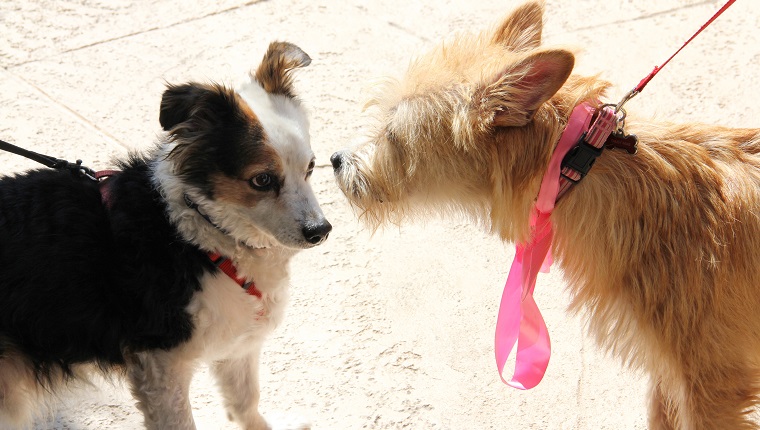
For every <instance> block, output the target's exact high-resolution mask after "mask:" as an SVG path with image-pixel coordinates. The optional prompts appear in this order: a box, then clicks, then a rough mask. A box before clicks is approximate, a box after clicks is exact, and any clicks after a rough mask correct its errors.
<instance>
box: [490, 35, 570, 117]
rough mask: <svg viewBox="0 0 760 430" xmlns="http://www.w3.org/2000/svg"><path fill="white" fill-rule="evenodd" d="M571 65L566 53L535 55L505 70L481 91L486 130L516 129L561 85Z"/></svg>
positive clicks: (545, 52) (541, 53) (556, 52)
mask: <svg viewBox="0 0 760 430" xmlns="http://www.w3.org/2000/svg"><path fill="white" fill-rule="evenodd" d="M574 65H575V57H574V56H573V54H572V53H571V52H569V51H565V50H561V49H552V50H545V51H539V52H535V53H533V54H530V55H528V56H527V57H525V58H524V59H522V60H521V61H518V62H517V63H516V64H514V65H511V66H509V67H508V68H507V69H506V70H505V71H504V72H502V73H500V74H499V75H498V76H497V77H496V79H495V80H494V81H493V82H492V83H491V84H490V85H488V86H487V87H486V88H485V93H484V94H483V96H484V97H483V98H482V100H483V101H484V105H483V106H482V109H485V112H484V114H485V117H486V118H490V119H491V121H490V124H488V125H490V126H495V127H520V126H523V125H525V124H527V123H528V122H530V120H532V119H533V115H534V114H535V113H536V110H537V109H538V108H539V107H540V106H541V105H542V104H544V102H546V101H547V100H549V99H550V98H551V97H552V96H553V95H554V94H555V93H556V92H557V91H558V90H559V89H560V88H561V87H562V85H563V84H564V83H565V81H566V80H567V78H568V77H569V76H570V73H571V72H572V70H573V66H574Z"/></svg>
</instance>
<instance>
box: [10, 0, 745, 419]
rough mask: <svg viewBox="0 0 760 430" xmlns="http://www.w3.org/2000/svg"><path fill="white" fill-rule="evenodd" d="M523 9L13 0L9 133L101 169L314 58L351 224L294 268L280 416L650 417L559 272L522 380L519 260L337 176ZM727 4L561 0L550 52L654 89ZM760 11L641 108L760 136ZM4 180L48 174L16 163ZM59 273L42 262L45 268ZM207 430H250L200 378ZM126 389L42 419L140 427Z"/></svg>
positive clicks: (326, 138)
mask: <svg viewBox="0 0 760 430" xmlns="http://www.w3.org/2000/svg"><path fill="white" fill-rule="evenodd" d="M516 4H517V2H516V1H515V0H493V1H482V2H474V1H471V0H439V1H434V2H431V1H421V0H375V1H355V0H354V1H352V0H329V1H317V0H315V1H298V0H269V1H251V0H198V1H192V2H190V1H183V0H165V1H163V0H150V1H141V0H70V1H63V0H6V1H3V2H0V28H2V30H0V139H3V140H8V141H11V142H14V143H16V144H18V145H21V146H24V147H26V148H29V149H32V150H35V151H38V152H43V153H47V154H52V155H56V156H59V157H64V158H68V159H71V160H73V159H76V158H81V159H83V160H85V164H87V165H89V166H91V167H93V168H96V169H102V168H107V167H109V166H110V165H111V164H110V159H111V158H112V157H118V156H122V155H124V154H125V153H126V152H127V151H128V150H140V149H144V148H146V147H149V146H150V145H151V144H153V143H154V142H155V141H156V136H157V134H158V133H159V132H160V127H159V124H158V107H159V100H160V97H161V93H162V89H163V87H164V84H165V82H173V83H177V82H183V81H187V80H192V79H197V80H215V81H221V82H233V81H234V79H236V78H238V77H239V76H241V75H242V74H244V73H246V72H247V71H248V70H249V68H251V67H254V66H256V65H257V64H258V62H259V60H260V59H261V57H262V55H263V53H264V51H265V49H266V47H267V45H268V43H269V42H270V41H272V40H275V39H283V40H288V41H291V42H293V43H296V44H297V45H299V46H301V47H302V48H303V49H304V50H305V51H306V52H307V53H309V54H310V55H311V57H312V58H313V63H312V64H311V66H309V67H308V68H307V69H304V70H303V71H299V73H298V75H297V87H298V89H299V90H300V94H301V97H302V99H303V100H304V101H305V103H306V105H307V106H308V107H309V110H310V112H311V117H312V146H313V148H314V150H315V152H316V154H317V157H318V168H317V170H316V171H315V174H314V177H313V182H314V186H315V188H316V191H317V193H318V197H319V198H320V200H321V202H322V207H323V210H324V212H325V214H326V215H327V216H328V218H329V219H330V221H331V222H332V223H333V225H334V226H335V230H334V232H333V234H332V235H331V236H330V239H329V241H328V242H327V243H326V244H324V245H323V246H320V247H318V248H316V249H313V250H309V251H306V252H303V253H302V254H301V255H300V256H299V257H298V258H297V260H296V261H295V262H294V265H293V276H292V294H293V299H292V303H291V305H290V307H289V311H288V317H287V318H286V321H285V324H284V326H283V327H281V329H280V330H279V331H278V332H277V333H276V334H275V335H274V336H273V337H272V339H271V340H270V341H269V342H268V343H267V344H266V345H265V350H264V357H263V368H262V403H261V408H262V411H263V412H264V414H265V415H280V416H282V415H298V416H301V417H305V418H307V419H309V420H310V421H311V422H312V423H313V424H314V428H315V429H361V428H368V429H400V428H409V429H428V428H430V429H432V428H440V429H525V428H531V429H577V430H581V429H643V428H645V422H646V409H645V406H646V401H645V393H646V389H645V386H646V378H645V377H643V376H641V375H638V374H636V373H632V372H630V371H627V370H625V369H624V368H623V367H622V366H621V364H620V363H619V362H618V361H617V360H616V359H615V358H614V357H608V356H606V355H605V354H604V353H603V352H602V351H600V350H599V349H598V348H597V347H596V346H595V345H594V344H593V343H592V342H591V340H590V339H589V338H587V337H586V336H584V330H583V319H582V318H581V317H576V316H572V315H569V314H568V313H567V312H566V311H565V308H566V305H567V301H568V295H567V294H566V292H565V284H564V282H563V280H562V278H561V274H559V273H556V272H555V273H552V274H550V275H542V276H541V277H540V279H539V282H538V286H537V294H536V297H537V302H538V304H539V306H540V307H541V309H542V311H543V313H544V315H545V318H546V321H547V325H548V327H549V330H550V332H551V335H552V340H553V348H554V351H553V356H552V361H551V363H550V364H549V369H548V372H547V374H546V377H545V379H544V381H543V382H542V383H541V384H540V385H539V386H538V387H537V388H535V389H533V390H531V391H517V390H514V389H512V388H509V387H507V386H505V385H503V384H502V383H501V382H500V380H499V377H498V375H497V373H496V370H495V365H494V359H493V329H494V324H495V320H496V311H497V303H498V300H499V297H500V294H501V289H502V286H503V282H504V280H505V278H506V272H507V270H508V267H509V263H510V261H511V255H512V254H513V252H514V250H513V247H512V246H511V245H505V244H502V243H500V242H499V241H498V240H496V239H495V238H492V237H489V236H488V235H487V234H486V233H484V232H483V231H482V230H481V229H479V228H477V227H475V226H471V225H469V224H468V222H467V221H466V220H451V219H446V220H430V221H429V222H427V223H419V224H408V225H404V226H402V227H397V228H389V229H386V230H383V231H380V232H378V233H377V234H375V235H374V236H372V235H370V233H369V232H368V231H366V230H365V229H364V228H363V226H362V225H360V224H359V223H358V222H357V221H356V220H355V218H354V215H353V213H352V212H351V210H350V208H349V207H348V205H347V203H346V201H345V200H344V197H343V196H342V195H341V194H340V192H339V191H338V189H337V188H336V186H335V184H334V182H333V178H332V171H331V168H330V163H329V156H330V154H332V153H333V151H335V150H337V149H340V148H342V147H345V146H347V145H349V144H350V142H351V141H352V139H354V138H355V137H356V136H357V135H358V134H359V130H360V125H361V121H362V118H361V114H360V107H361V104H362V100H363V92H362V89H363V88H364V87H366V85H367V84H368V83H370V82H371V81H372V80H373V79H375V78H378V77H382V76H385V75H398V74H400V73H402V72H403V70H404V69H405V66H406V64H407V62H408V61H409V59H410V58H411V57H412V56H413V55H414V54H415V53H419V52H422V51H423V50H425V49H427V48H430V47H432V46H434V45H436V44H438V43H439V41H440V40H441V39H443V38H444V37H446V36H447V35H449V34H451V33H452V32H454V31H479V30H480V29H481V28H484V27H486V26H488V25H492V24H495V23H496V22H497V20H498V19H500V18H501V17H502V16H503V15H505V14H506V13H507V12H509V11H510V10H511V9H512V8H513V7H514V6H515V5H516ZM722 4H723V0H639V1H635V2H634V1H631V0H624V1H617V2H611V1H607V0H588V1H583V2H581V1H575V2H569V1H561V0H548V1H547V7H546V10H547V13H546V17H545V22H546V24H545V30H544V38H545V44H557V43H559V44H565V45H571V46H575V47H577V48H579V49H580V50H581V53H580V54H579V57H578V61H577V71H578V72H580V73H600V74H601V76H602V77H603V78H605V79H607V80H609V81H611V82H613V83H614V84H615V90H614V91H613V94H611V97H610V101H616V100H618V98H619V96H620V95H621V94H622V93H624V92H625V91H626V90H628V89H629V88H631V87H632V86H633V85H635V84H636V83H637V82H638V81H639V80H640V79H641V78H642V77H643V76H645V75H646V74H647V73H648V72H649V71H650V70H651V69H652V67H653V66H654V65H655V64H659V63H660V62H661V61H663V60H664V59H665V58H667V56H669V55H670V53H671V52H672V51H673V50H674V49H676V48H677V47H678V46H680V44H681V43H682V42H683V41H684V40H685V39H686V38H687V37H688V36H690V35H691V34H692V32H693V31H695V30H696V29H697V28H699V26H700V25H701V24H702V23H703V22H704V21H705V20H706V19H707V18H708V17H709V16H711V15H712V13H713V12H714V11H716V10H717V9H718V8H719V7H720V6H721V5H722ZM759 68H760V5H758V3H757V2H756V1H753V0H745V1H739V2H737V3H736V4H735V5H734V6H733V7H732V8H731V9H729V11H728V12H726V13H725V14H724V16H723V17H721V18H720V19H719V20H718V21H717V22H716V23H715V24H714V25H713V26H712V27H710V28H709V29H708V30H707V31H706V32H705V33H703V34H702V35H701V36H700V37H698V38H697V39H696V41H695V42H694V43H693V44H692V45H690V46H689V47H688V48H686V50H684V51H683V53H682V54H681V55H680V56H678V57H677V58H676V59H675V60H674V61H673V62H672V63H671V64H670V65H669V66H668V67H666V68H665V69H664V71H663V72H662V73H660V75H658V76H657V77H656V78H655V79H654V80H653V81H652V82H651V83H650V84H649V86H648V87H647V89H646V91H645V92H644V93H643V94H642V95H641V96H639V98H638V99H636V100H634V101H633V102H631V104H630V109H633V110H636V111H638V112H639V114H643V115H652V116H657V117H660V118H665V119H672V120H678V121H702V122H713V123H722V124H725V125H730V126H758V125H759V124H758V121H757V119H756V116H757V112H758V109H757V107H756V105H755V103H757V97H758V95H760V73H758V70H759ZM0 167H1V168H2V170H1V172H2V174H8V173H12V172H15V171H20V170H23V169H27V168H31V167H37V165H35V164H34V163H33V162H30V161H27V160H25V159H22V158H20V157H17V156H13V155H9V154H0ZM42 269H43V270H44V267H43V268H42ZM192 397H193V399H192V400H193V405H194V412H195V416H196V420H197V423H198V428H200V429H231V428H234V426H232V425H231V424H230V423H228V421H227V419H226V417H225V414H224V412H223V411H222V408H221V406H220V397H219V395H218V394H217V391H216V389H215V388H214V386H213V384H212V382H211V381H210V379H209V378H208V376H207V374H206V373H205V369H201V372H200V373H199V374H198V376H197V377H196V379H195V380H194V383H193V387H192ZM140 425H141V417H140V415H139V413H138V412H137V410H136V409H135V407H134V405H133V402H132V401H131V398H130V397H129V394H128V392H127V390H126V388H124V387H122V386H118V385H117V386H113V385H109V384H101V385H99V386H97V387H93V388H90V389H87V390H80V391H77V392H75V393H72V395H71V396H67V397H65V398H63V399H62V400H61V403H60V405H58V406H57V408H56V409H55V410H54V411H52V413H51V414H50V417H49V418H48V419H45V420H41V421H40V422H39V423H38V424H37V427H36V428H37V429H77V430H84V429H99V430H105V429H133V428H139V427H140Z"/></svg>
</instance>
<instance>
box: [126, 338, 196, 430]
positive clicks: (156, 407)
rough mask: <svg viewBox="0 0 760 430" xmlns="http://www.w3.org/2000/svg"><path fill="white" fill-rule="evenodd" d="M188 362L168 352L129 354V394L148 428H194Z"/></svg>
mask: <svg viewBox="0 0 760 430" xmlns="http://www.w3.org/2000/svg"><path fill="white" fill-rule="evenodd" d="M192 374H193V364H192V362H187V361H184V360H181V359H179V358H178V357H177V354H173V353H172V352H171V351H159V350H157V351H150V352H140V353H135V354H131V355H130V356H129V358H128V361H127V375H128V377H129V382H130V388H131V390H132V396H134V398H135V399H136V400H137V407H138V409H140V411H142V413H143V415H144V416H145V427H146V428H147V429H149V430H159V429H160V430H168V429H172V430H174V429H177V430H194V429H195V422H194V421H193V413H192V409H191V407H190V397H189V390H190V381H191V379H192Z"/></svg>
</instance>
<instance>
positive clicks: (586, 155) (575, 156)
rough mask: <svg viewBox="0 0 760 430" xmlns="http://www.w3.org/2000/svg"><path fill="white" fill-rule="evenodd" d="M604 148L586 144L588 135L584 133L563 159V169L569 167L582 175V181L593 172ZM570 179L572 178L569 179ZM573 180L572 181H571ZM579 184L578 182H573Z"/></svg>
mask: <svg viewBox="0 0 760 430" xmlns="http://www.w3.org/2000/svg"><path fill="white" fill-rule="evenodd" d="M603 149H604V147H601V148H597V147H595V146H593V145H589V144H588V143H587V142H586V133H583V135H582V136H581V138H580V139H579V140H578V144H577V145H575V147H573V149H571V150H570V151H569V152H568V153H567V155H565V158H563V159H562V168H565V167H568V168H570V169H573V170H575V171H576V172H578V173H579V174H580V175H581V179H583V177H584V176H586V174H587V173H588V171H589V170H591V167H592V166H593V165H594V162H595V161H596V158H597V157H599V156H600V155H602V150H603ZM568 179H570V178H568ZM570 180H572V179H570ZM573 182H577V181H573Z"/></svg>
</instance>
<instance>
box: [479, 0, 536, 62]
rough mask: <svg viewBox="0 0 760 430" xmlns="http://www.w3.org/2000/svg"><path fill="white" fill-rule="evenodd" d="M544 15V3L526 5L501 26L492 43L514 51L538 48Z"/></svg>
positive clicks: (533, 2)
mask: <svg viewBox="0 0 760 430" xmlns="http://www.w3.org/2000/svg"><path fill="white" fill-rule="evenodd" d="M543 14H544V4H543V2H542V1H531V2H528V3H525V4H524V5H522V6H520V7H519V8H517V9H516V10H515V11H514V12H512V13H511V14H510V15H509V16H508V17H507V18H506V19H505V20H504V21H503V22H502V23H501V25H499V27H498V28H497V30H496V32H495V33H494V35H493V38H492V39H491V42H492V43H494V44H497V45H503V46H505V47H506V48H508V49H510V50H512V51H522V50H526V49H533V48H538V46H539V45H541V30H542V28H543V22H542V20H543Z"/></svg>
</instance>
